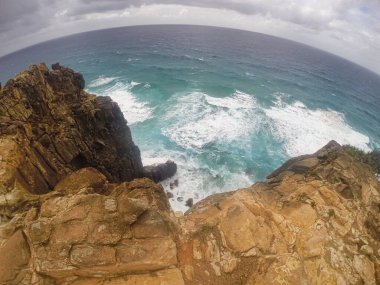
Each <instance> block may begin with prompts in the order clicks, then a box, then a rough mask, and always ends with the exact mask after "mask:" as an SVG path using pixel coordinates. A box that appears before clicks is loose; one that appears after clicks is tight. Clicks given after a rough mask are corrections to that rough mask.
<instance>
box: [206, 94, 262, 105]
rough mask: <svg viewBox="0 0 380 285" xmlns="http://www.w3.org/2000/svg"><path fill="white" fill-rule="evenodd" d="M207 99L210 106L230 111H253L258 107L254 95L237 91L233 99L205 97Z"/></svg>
mask: <svg viewBox="0 0 380 285" xmlns="http://www.w3.org/2000/svg"><path fill="white" fill-rule="evenodd" d="M205 99H206V101H207V103H209V104H210V105H214V106H218V107H225V108H229V109H252V108H256V107H257V101H256V99H255V98H254V97H253V96H252V95H249V94H247V93H244V92H241V91H239V90H236V91H235V93H234V94H233V95H232V96H231V97H224V98H218V97H211V96H208V95H205Z"/></svg>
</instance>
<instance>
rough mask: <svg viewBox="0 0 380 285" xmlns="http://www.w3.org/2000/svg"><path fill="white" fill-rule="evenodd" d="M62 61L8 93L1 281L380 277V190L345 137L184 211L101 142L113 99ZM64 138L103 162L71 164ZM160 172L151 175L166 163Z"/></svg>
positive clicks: (1, 147) (0, 154)
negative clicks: (92, 91) (93, 91)
mask: <svg viewBox="0 0 380 285" xmlns="http://www.w3.org/2000/svg"><path fill="white" fill-rule="evenodd" d="M54 69H55V70H53V71H48V70H47V68H46V67H45V66H43V65H40V66H35V67H31V69H30V70H29V71H27V72H24V73H21V74H20V75H18V76H17V77H16V79H14V80H13V81H10V83H7V84H6V85H5V87H4V89H3V92H5V95H4V93H1V94H0V102H1V105H0V112H2V113H1V116H2V117H1V121H0V122H1V125H0V128H1V136H0V163H1V168H0V186H1V187H0V191H2V192H1V195H2V196H1V198H0V210H1V213H2V216H1V217H2V219H1V221H0V264H1V266H0V284H12V285H13V284H25V285H26V284H42V285H66V284H74V285H84V284H94V285H95V284H108V285H111V284H126V285H132V284H167V285H181V284H215V285H220V284H221V285H231V284H247V285H249V284H379V282H380V230H379V225H380V185H379V182H378V181H377V179H376V177H375V175H374V173H373V172H372V170H371V169H370V167H369V166H367V165H365V164H362V163H361V162H359V161H357V160H355V159H354V158H352V157H351V156H349V155H348V154H347V153H346V152H345V151H344V149H343V148H342V147H341V146H340V145H339V144H337V143H336V142H330V143H329V144H328V145H326V146H325V147H324V148H322V149H321V150H319V151H317V152H316V153H315V154H312V155H305V156H301V157H298V158H294V159H291V160H289V161H288V162H286V163H285V164H284V165H283V166H282V167H280V168H279V169H277V170H276V171H274V172H273V173H272V174H271V175H269V176H268V179H267V180H266V181H265V182H260V183H256V184H255V185H253V186H251V187H248V188H245V189H240V190H237V191H233V192H229V193H220V194H215V195H212V196H209V197H208V198H206V199H204V200H202V201H200V202H198V203H197V204H195V205H194V206H192V207H191V208H190V209H189V210H188V211H187V212H186V213H185V215H181V214H178V213H173V211H172V209H171V208H170V205H169V202H168V197H167V195H166V194H165V191H164V190H163V189H162V187H161V186H160V185H159V184H156V183H154V182H153V181H152V180H150V179H148V178H137V179H133V178H135V177H134V176H133V175H136V176H140V175H142V174H143V172H144V171H143V170H142V166H141V165H140V164H139V165H140V166H141V167H140V166H139V167H137V168H133V165H132V164H131V165H129V166H130V167H129V168H128V167H127V168H126V169H124V170H123V169H121V168H120V167H121V164H120V163H121V162H115V165H113V167H111V168H110V169H108V168H105V167H106V166H107V165H108V164H110V163H111V162H110V161H107V160H106V159H105V157H102V156H98V153H97V152H96V151H95V150H96V148H95V149H94V148H92V147H95V146H94V145H91V144H90V143H94V144H95V145H97V144H98V143H100V142H98V143H96V140H97V139H100V137H102V136H101V135H98V134H97V132H100V133H104V134H113V131H116V129H118V128H119V127H117V126H118V124H116V125H115V124H114V123H115V122H114V119H112V118H114V117H112V116H116V117H117V116H119V111H117V110H118V108H117V107H115V106H114V103H112V101H110V100H109V99H100V101H101V102H108V103H107V104H103V105H102V104H101V105H97V104H98V103H99V102H98V99H96V98H97V97H92V95H89V94H87V93H83V92H84V91H83V90H81V88H83V84H84V81H83V78H82V77H81V76H79V75H76V74H75V73H74V72H73V71H71V70H69V69H64V68H61V67H59V66H57V65H56V66H55V67H54ZM30 77H31V78H32V79H31V78H30ZM51 78H54V80H53V79H51ZM49 80H53V81H52V82H50V81H49ZM49 82H50V83H49ZM38 84H39V85H38ZM66 87H67V90H68V91H65V90H61V89H60V88H66ZM80 90H81V91H80ZM78 91H79V93H78ZM65 94H66V95H65ZM67 94H69V95H67ZM25 96H26V97H30V99H26V98H24V97H25ZM33 96H35V98H37V99H36V101H35V102H34V101H33V100H32V98H34V97H33ZM62 96H63V97H65V96H68V97H70V96H73V98H71V99H70V100H69V101H67V102H66V101H65V100H64V99H63V98H61V97H62ZM75 96H79V97H78V98H82V97H83V98H82V99H78V100H79V101H76V100H77V99H75V98H74V97H75ZM38 98H40V99H38ZM41 98H43V99H41ZM46 98H48V100H45V99H46ZM49 98H50V99H49ZM28 100H29V101H28ZM38 100H40V103H39V104H37V103H36V102H38ZM62 100H63V101H62ZM102 100H105V101H102ZM72 102H77V104H78V105H80V106H77V105H75V104H74V105H71V104H72ZM97 102H98V103H97ZM32 104H35V106H34V107H33V106H32ZM64 104H66V106H65V105H64ZM60 105H62V106H63V107H62V108H60V109H59V108H58V106H60ZM95 106H97V108H98V107H99V106H100V107H99V108H100V111H99V110H97V109H96V108H95ZM107 106H108V107H107ZM110 106H113V107H112V108H111V107H110ZM94 108H95V109H94ZM102 108H105V109H106V110H108V111H109V109H108V108H111V109H112V110H114V111H112V112H111V113H109V112H108V111H106V110H104V109H102ZM56 109H59V110H56ZM79 109H80V110H81V111H80V112H79V111H78V110H79ZM75 110H76V111H75ZM90 110H91V111H90ZM101 110H103V111H101ZM43 112H47V113H43ZM62 112H66V113H67V114H66V115H65V116H63V113H62ZM73 112H74V113H75V112H79V114H81V115H80V116H79V117H78V116H76V115H74V113H73ZM99 112H100V114H103V115H101V116H100V117H98V116H97V115H94V114H93V113H95V114H97V113H98V114H99ZM114 112H115V113H114ZM56 113H57V114H56ZM42 114H47V115H46V116H47V117H49V118H43V116H42ZM53 114H55V115H53ZM85 114H86V115H85ZM110 114H112V116H111V115H110ZM115 114H116V115H115ZM50 116H52V117H51V118H50ZM55 116H58V117H57V119H56V120H58V121H55V119H54V120H53V119H52V118H55ZM82 116H84V118H82V119H78V118H81V117H82ZM110 116H111V117H110ZM70 118H72V119H73V121H71V122H72V125H70V124H69V125H67V123H68V121H70V120H71V119H70ZM45 120H46V122H48V123H51V124H52V125H51V126H50V125H44V124H45V123H44V122H45ZM67 120H68V121H67ZM99 120H100V121H99ZM118 120H119V122H120V123H123V124H125V121H124V119H121V118H119V119H118ZM58 122H62V123H58ZM99 122H100V124H101V126H102V128H104V129H98V128H100V127H99V126H95V125H94V124H97V123H99ZM101 122H103V123H101ZM48 123H46V124H48ZM86 124H90V126H92V127H90V126H87V125H86ZM43 126H44V132H42V133H40V130H41V129H42V127H43ZM54 128H57V130H55V129H54ZM108 128H110V129H108ZM113 128H114V129H113ZM120 128H121V129H122V130H124V131H126V130H127V129H126V128H125V127H122V126H120ZM74 130H76V131H74ZM79 131H83V132H85V131H89V132H90V134H91V138H90V135H89V134H88V133H87V134H86V133H83V134H82V133H79V134H78V133H76V132H79ZM70 132H74V133H75V134H76V135H75V136H74V135H73V134H72V136H69V135H68V136H65V134H69V133H70ZM38 134H39V135H38ZM128 134H129V133H128V132H127V131H126V133H124V137H125V138H130V137H129V136H128ZM55 135H58V136H59V138H62V139H64V142H61V141H60V140H59V139H57V137H55ZM119 135H120V134H119ZM102 138H103V137H102ZM71 139H72V141H71ZM106 139H107V140H106ZM84 142H86V144H87V143H89V144H90V146H92V147H90V146H89V145H83V146H82V145H81V143H84ZM102 142H103V143H104V142H106V143H104V146H103V147H105V148H107V149H108V150H107V151H105V150H103V151H105V153H109V154H110V155H111V158H112V155H117V154H118V155H121V157H124V159H125V163H126V161H133V159H134V158H136V159H137V160H139V154H138V153H137V150H138V149H137V147H136V146H134V145H133V142H132V141H131V140H130V141H128V140H126V143H127V145H128V146H129V147H130V148H124V149H122V150H120V149H119V147H122V146H121V145H119V143H122V141H120V140H118V139H115V138H114V139H112V138H103V140H102ZM59 143H61V145H63V146H64V147H63V149H66V147H67V146H68V145H70V143H71V144H72V145H71V146H70V147H67V149H70V150H72V151H73V153H75V152H76V150H77V151H79V152H80V153H81V152H82V151H85V152H86V151H89V152H90V154H88V153H86V154H83V156H85V155H88V157H90V158H93V159H94V160H91V161H93V162H94V164H91V165H88V164H87V163H84V164H83V165H82V164H81V163H78V164H77V163H73V161H72V159H68V160H67V161H66V160H65V159H64V157H66V156H64V155H61V154H59V152H58V150H54V148H55V147H56V145H59ZM77 143H78V144H79V146H78V145H77ZM128 143H129V144H128ZM100 144H101V145H102V143H100ZM53 146H55V147H53ZM126 149H129V150H130V151H132V152H129V156H128V155H127V153H128V152H127V153H126V152H125V151H126ZM114 151H116V153H114ZM117 151H120V152H117ZM92 152H93V153H92ZM99 152H100V154H101V153H102V148H100V150H99ZM67 153H68V154H67V155H68V156H67V157H72V155H69V154H70V153H71V152H70V151H67ZM91 153H92V154H91ZM123 155H125V156H123ZM74 157H75V155H74ZM131 157H134V158H131ZM137 157H138V158H137ZM103 159H104V161H103ZM86 161H87V162H88V160H86ZM95 162H97V163H99V164H96V163H95ZM107 163H108V164H107ZM165 167H167V168H168V169H169V170H170V169H171V167H172V168H174V166H173V164H169V165H167V166H164V168H165ZM154 169H155V168H152V169H151V170H150V172H149V173H151V174H150V175H152V176H151V178H154V177H153V174H152V173H157V172H160V171H159V170H157V169H162V168H157V169H156V170H154ZM168 169H166V170H165V171H163V172H164V173H166V174H165V175H167V173H170V171H169V170H168ZM123 171H124V172H123ZM145 171H146V169H145ZM155 171H156V172H155ZM128 173H129V174H128ZM146 173H147V172H145V174H146ZM157 175H158V174H157ZM159 175H161V176H160V177H161V178H162V177H164V176H165V175H163V174H162V173H161V174H159ZM130 179H132V180H131V181H122V180H130ZM157 179H158V178H157ZM157 179H156V178H155V180H157ZM44 187H45V188H44ZM52 188H54V190H51V189H52ZM186 203H187V204H188V205H189V206H191V201H190V200H188V201H187V202H186Z"/></svg>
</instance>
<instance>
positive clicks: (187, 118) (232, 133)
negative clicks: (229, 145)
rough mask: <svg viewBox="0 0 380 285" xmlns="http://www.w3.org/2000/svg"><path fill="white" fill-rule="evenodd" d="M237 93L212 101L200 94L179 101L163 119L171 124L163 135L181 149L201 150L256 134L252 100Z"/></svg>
mask: <svg viewBox="0 0 380 285" xmlns="http://www.w3.org/2000/svg"><path fill="white" fill-rule="evenodd" d="M248 97H252V96H251V95H248V94H244V93H242V92H236V93H235V94H233V96H232V97H227V98H215V97H211V96H208V95H206V94H204V93H201V92H194V93H191V94H188V95H186V96H183V97H180V98H179V99H178V101H177V102H176V104H175V107H174V108H173V109H172V111H170V112H168V114H167V115H166V120H167V121H168V122H174V123H172V124H171V125H169V126H168V127H167V128H165V129H164V130H163V134H164V135H166V136H167V137H169V138H170V139H171V140H172V141H174V142H175V143H177V144H178V145H180V146H182V147H184V148H197V149H200V148H202V147H203V146H204V145H206V144H208V143H211V142H217V141H219V142H231V141H233V140H237V139H239V138H240V137H244V136H248V135H249V134H250V133H252V131H254V130H255V127H256V125H257V122H256V117H255V116H253V109H254V108H255V107H256V102H255V99H254V98H253V97H252V98H248Z"/></svg>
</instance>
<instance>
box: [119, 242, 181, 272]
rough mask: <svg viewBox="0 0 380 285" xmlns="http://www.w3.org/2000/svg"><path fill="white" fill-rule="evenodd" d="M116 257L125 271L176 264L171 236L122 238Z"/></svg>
mask: <svg viewBox="0 0 380 285" xmlns="http://www.w3.org/2000/svg"><path fill="white" fill-rule="evenodd" d="M117 258H118V260H119V261H120V262H121V263H123V265H122V267H123V268H124V270H126V271H143V270H158V269H162V268H167V267H170V266H173V265H176V264H177V250H176V244H175V243H174V241H173V240H172V239H171V238H149V239H133V240H129V239H126V240H123V241H122V242H121V245H120V246H118V247H117Z"/></svg>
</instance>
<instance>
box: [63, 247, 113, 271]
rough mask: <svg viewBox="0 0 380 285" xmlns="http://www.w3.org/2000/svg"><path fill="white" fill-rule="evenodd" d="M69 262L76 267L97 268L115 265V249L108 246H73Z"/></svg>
mask: <svg viewBox="0 0 380 285" xmlns="http://www.w3.org/2000/svg"><path fill="white" fill-rule="evenodd" d="M70 260H71V263H72V264H73V265H76V266H85V267H88V266H99V265H110V264H114V263H116V257H115V249H114V248H112V247H108V246H90V245H75V246H73V248H72V250H71V254H70Z"/></svg>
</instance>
